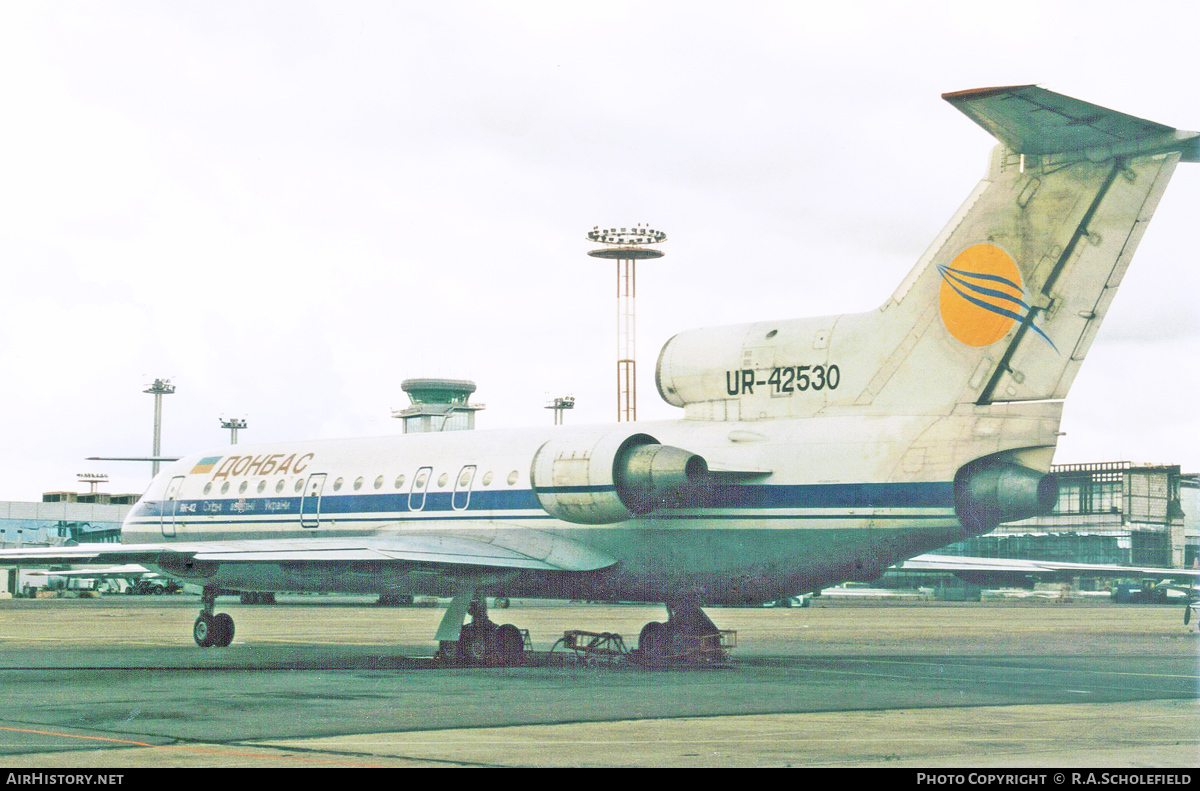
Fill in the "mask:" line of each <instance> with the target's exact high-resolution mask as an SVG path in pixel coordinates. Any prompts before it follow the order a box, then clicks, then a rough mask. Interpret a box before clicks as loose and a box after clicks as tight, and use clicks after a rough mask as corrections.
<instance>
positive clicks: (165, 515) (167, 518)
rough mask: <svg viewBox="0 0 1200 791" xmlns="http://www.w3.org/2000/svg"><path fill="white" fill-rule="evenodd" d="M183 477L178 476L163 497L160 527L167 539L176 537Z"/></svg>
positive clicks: (172, 480) (173, 479) (168, 485)
mask: <svg viewBox="0 0 1200 791" xmlns="http://www.w3.org/2000/svg"><path fill="white" fill-rule="evenodd" d="M183 479H184V476H183V475H179V476H176V477H174V478H172V479H171V482H170V483H168V484H167V492H166V494H164V495H163V504H162V513H161V514H159V525H160V527H161V529H162V534H163V536H164V537H166V538H174V537H175V513H176V510H177V509H178V508H179V501H178V500H176V499H175V498H176V497H178V496H179V487H180V486H182V485H183Z"/></svg>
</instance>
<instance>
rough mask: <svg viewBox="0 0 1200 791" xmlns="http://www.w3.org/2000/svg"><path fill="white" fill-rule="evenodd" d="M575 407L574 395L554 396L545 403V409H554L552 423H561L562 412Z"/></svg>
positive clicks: (557, 424) (559, 424)
mask: <svg viewBox="0 0 1200 791" xmlns="http://www.w3.org/2000/svg"><path fill="white" fill-rule="evenodd" d="M574 408H575V396H573V395H568V396H556V397H555V399H554V400H553V401H551V402H550V403H549V404H546V409H553V410H554V425H556V426H561V425H563V412H565V411H566V410H568V409H574Z"/></svg>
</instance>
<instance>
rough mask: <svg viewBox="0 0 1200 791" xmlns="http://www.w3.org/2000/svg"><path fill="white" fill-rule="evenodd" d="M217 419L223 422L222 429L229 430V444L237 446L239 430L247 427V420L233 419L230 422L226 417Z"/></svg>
mask: <svg viewBox="0 0 1200 791" xmlns="http://www.w3.org/2000/svg"><path fill="white" fill-rule="evenodd" d="M217 419H218V420H220V421H221V428H227V429H229V444H230V445H236V444H237V433H238V429H239V428H245V427H246V419H245V418H242V417H231V418H229V420H226V419H225V416H224V415H222V416H221V417H219V418H217Z"/></svg>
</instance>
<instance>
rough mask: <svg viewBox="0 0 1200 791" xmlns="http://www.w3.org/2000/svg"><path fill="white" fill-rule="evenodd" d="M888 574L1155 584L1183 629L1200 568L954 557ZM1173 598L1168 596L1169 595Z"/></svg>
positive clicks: (901, 566)
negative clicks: (1177, 610) (1178, 610)
mask: <svg viewBox="0 0 1200 791" xmlns="http://www.w3.org/2000/svg"><path fill="white" fill-rule="evenodd" d="M891 570H892V571H901V572H949V573H951V574H954V575H955V576H958V577H960V578H961V579H964V580H966V581H967V582H978V583H980V584H983V583H985V582H995V581H997V580H1005V579H1007V580H1009V581H1024V580H1031V579H1032V580H1066V579H1070V578H1073V577H1103V578H1109V579H1119V578H1129V577H1136V578H1139V579H1146V580H1157V581H1158V582H1157V584H1156V585H1155V586H1154V589H1155V590H1157V591H1160V592H1161V594H1162V596H1163V600H1164V601H1168V600H1171V599H1175V598H1178V599H1179V600H1180V601H1182V602H1183V625H1184V626H1187V625H1188V624H1189V623H1191V620H1192V615H1193V614H1194V613H1195V611H1196V610H1197V609H1200V585H1198V583H1200V566H1198V565H1197V564H1193V566H1192V568H1190V569H1182V568H1164V567H1161V566H1121V565H1117V564H1115V563H1072V562H1068V561H1059V560H1031V559H1023V558H974V557H965V556H958V555H938V554H925V555H917V556H916V557H911V558H908V559H907V560H904V561H901V562H900V563H897V564H895V565H894V566H892V568H891ZM1172 593H1174V594H1177V596H1172V595H1171V594H1172Z"/></svg>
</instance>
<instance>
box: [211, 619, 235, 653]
mask: <svg viewBox="0 0 1200 791" xmlns="http://www.w3.org/2000/svg"><path fill="white" fill-rule="evenodd" d="M213 628H214V629H215V631H216V635H215V636H214V637H213V645H215V646H217V647H218V648H225V647H226V646H228V645H229V644H230V643H232V642H233V616H231V615H230V614H229V613H227V612H219V613H217V614H216V615H214V616H213Z"/></svg>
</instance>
